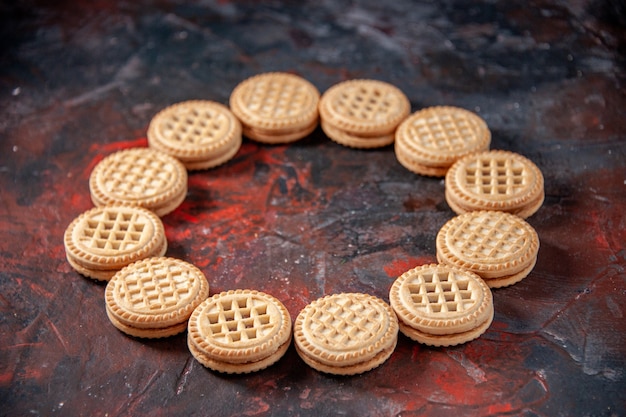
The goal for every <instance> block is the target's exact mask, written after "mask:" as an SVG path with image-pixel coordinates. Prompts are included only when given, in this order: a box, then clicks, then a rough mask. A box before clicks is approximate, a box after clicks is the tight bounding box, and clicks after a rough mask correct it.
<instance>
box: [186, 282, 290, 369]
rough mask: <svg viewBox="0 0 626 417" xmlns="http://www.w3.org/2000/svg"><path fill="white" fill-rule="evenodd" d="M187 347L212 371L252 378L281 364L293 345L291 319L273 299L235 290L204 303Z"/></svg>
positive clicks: (192, 322)
mask: <svg viewBox="0 0 626 417" xmlns="http://www.w3.org/2000/svg"><path fill="white" fill-rule="evenodd" d="M188 331H189V333H188V337H187V344H188V346H189V350H190V352H191V353H192V355H193V356H194V357H195V358H196V359H197V360H198V362H200V363H201V364H203V365H204V366H206V367H207V368H210V369H213V370H215V371H218V372H224V373H247V372H253V371H258V370H260V369H263V368H266V367H268V366H269V365H271V364H273V363H274V362H276V361H278V360H279V359H280V358H281V357H282V356H283V354H284V353H285V352H286V350H287V348H288V347H289V344H290V342H291V334H292V331H291V316H290V315H289V312H288V311H287V309H286V308H285V306H284V305H283V304H282V303H281V302H280V301H279V300H278V299H276V298H274V297H273V296H271V295H269V294H265V293H262V292H259V291H253V290H232V291H226V292H222V293H220V294H216V295H214V296H213V297H211V298H209V299H207V300H205V301H204V302H203V303H202V304H200V305H199V306H198V307H197V308H196V309H195V310H194V312H193V314H192V315H191V317H190V319H189V325H188Z"/></svg>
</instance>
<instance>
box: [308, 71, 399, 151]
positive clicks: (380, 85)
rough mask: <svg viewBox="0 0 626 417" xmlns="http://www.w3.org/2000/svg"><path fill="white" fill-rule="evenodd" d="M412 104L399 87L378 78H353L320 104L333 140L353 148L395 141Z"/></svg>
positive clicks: (324, 123)
mask: <svg viewBox="0 0 626 417" xmlns="http://www.w3.org/2000/svg"><path fill="white" fill-rule="evenodd" d="M410 110H411V104H410V103H409V100H408V99H407V97H406V96H405V95H404V93H402V91H400V90H399V89H398V88H396V87H395V86H393V85H391V84H389V83H386V82H383V81H377V80H349V81H343V82H340V83H338V84H335V85H334V86H332V87H330V88H329V89H328V90H327V91H326V92H325V93H324V94H323V95H322V97H321V99H320V104H319V112H320V118H321V120H322V123H323V124H322V127H323V128H324V132H325V133H326V135H327V136H328V137H329V138H330V139H332V140H333V141H335V142H337V143H339V144H341V145H345V146H349V147H353V148H376V147H382V146H386V145H389V144H391V143H393V141H394V132H395V130H396V128H397V127H398V125H399V124H400V123H401V122H402V121H403V120H404V119H405V118H406V117H407V116H408V114H409V112H410Z"/></svg>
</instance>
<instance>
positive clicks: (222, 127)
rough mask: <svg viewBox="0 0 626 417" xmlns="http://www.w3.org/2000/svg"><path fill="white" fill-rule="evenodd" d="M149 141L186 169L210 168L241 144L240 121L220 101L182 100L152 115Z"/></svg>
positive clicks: (226, 157)
mask: <svg viewBox="0 0 626 417" xmlns="http://www.w3.org/2000/svg"><path fill="white" fill-rule="evenodd" d="M148 144H149V145H150V147H151V148H154V149H157V150H159V151H162V152H165V153H167V154H169V155H171V156H173V157H175V158H177V159H178V160H180V161H181V162H182V163H183V164H184V165H185V167H186V168H187V169H188V170H199V169H208V168H213V167H216V166H218V165H221V164H223V163H225V162H226V161H228V160H230V159H231V158H232V157H233V156H234V155H235V154H236V153H237V151H238V150H239V148H240V147H241V123H240V122H239V120H238V119H237V118H236V117H235V115H233V114H232V112H231V111H230V110H229V109H228V107H226V106H224V105H222V104H220V103H216V102H214V101H208V100H190V101H184V102H182V103H178V104H174V105H172V106H169V107H166V108H165V109H163V110H161V111H160V112H159V113H157V114H156V115H155V116H154V117H153V118H152V120H151V121H150V126H149V127H148Z"/></svg>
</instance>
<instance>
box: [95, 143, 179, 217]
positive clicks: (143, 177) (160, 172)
mask: <svg viewBox="0 0 626 417" xmlns="http://www.w3.org/2000/svg"><path fill="white" fill-rule="evenodd" d="M89 190H90V192H91V200H92V201H93V203H94V204H95V205H96V206H104V205H108V204H113V203H122V204H134V205H137V206H141V207H145V208H147V209H148V210H151V211H153V212H155V213H156V215H157V216H164V215H166V214H168V213H170V212H172V211H174V209H176V207H178V206H179V205H180V203H182V202H183V200H184V199H185V196H186V195H187V169H185V166H184V165H183V164H182V163H181V162H180V161H179V160H178V159H176V158H174V157H173V156H170V155H168V154H166V153H164V152H161V151H158V150H156V149H152V148H131V149H125V150H122V151H118V152H115V153H113V154H111V155H109V156H107V157H105V158H104V159H103V160H102V161H100V162H98V164H97V165H96V166H95V168H94V169H93V171H92V172H91V175H90V177H89Z"/></svg>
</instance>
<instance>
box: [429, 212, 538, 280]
mask: <svg viewBox="0 0 626 417" xmlns="http://www.w3.org/2000/svg"><path fill="white" fill-rule="evenodd" d="M436 246H437V260H438V261H439V262H441V263H446V264H449V265H453V266H456V267H458V268H463V269H467V270H469V271H472V272H474V273H476V274H478V275H480V276H481V277H482V278H483V280H484V281H485V282H486V283H487V285H488V286H489V287H490V288H499V287H504V286H507V285H511V284H515V283H516V282H519V281H521V280H522V279H524V278H525V277H526V276H528V274H529V273H530V271H531V270H532V269H533V267H534V266H535V263H536V261H537V252H538V251H539V237H538V235H537V232H536V231H535V229H533V227H532V226H531V225H530V224H528V223H527V222H525V221H524V220H522V219H521V218H520V217H517V216H515V215H513V214H509V213H505V212H501V211H473V212H469V213H465V214H461V215H459V216H456V217H454V218H452V219H450V220H449V221H448V222H447V223H446V224H444V225H443V227H442V228H441V230H440V231H439V233H438V234H437V239H436Z"/></svg>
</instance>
